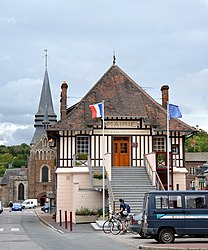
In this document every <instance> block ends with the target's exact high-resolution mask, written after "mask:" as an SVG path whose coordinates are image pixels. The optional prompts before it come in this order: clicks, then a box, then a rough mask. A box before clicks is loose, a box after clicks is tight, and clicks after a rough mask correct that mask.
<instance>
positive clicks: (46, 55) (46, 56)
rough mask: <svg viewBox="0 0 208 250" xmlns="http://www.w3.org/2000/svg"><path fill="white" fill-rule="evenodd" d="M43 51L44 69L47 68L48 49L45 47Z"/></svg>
mask: <svg viewBox="0 0 208 250" xmlns="http://www.w3.org/2000/svg"><path fill="white" fill-rule="evenodd" d="M44 51H45V68H46V70H47V66H48V65H47V63H48V54H47V53H48V50H47V49H44Z"/></svg>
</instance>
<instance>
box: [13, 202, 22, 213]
mask: <svg viewBox="0 0 208 250" xmlns="http://www.w3.org/2000/svg"><path fill="white" fill-rule="evenodd" d="M12 211H22V206H21V203H18V202H15V203H13V207H12Z"/></svg>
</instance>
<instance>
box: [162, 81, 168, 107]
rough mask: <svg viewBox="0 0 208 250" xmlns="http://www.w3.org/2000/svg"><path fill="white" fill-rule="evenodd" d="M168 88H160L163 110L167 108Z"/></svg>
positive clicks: (166, 86) (164, 86)
mask: <svg viewBox="0 0 208 250" xmlns="http://www.w3.org/2000/svg"><path fill="white" fill-rule="evenodd" d="M168 90H169V86H168V85H163V86H162V87H161V91H162V106H163V108H165V109H166V108H167V102H168V101H169V91H168Z"/></svg>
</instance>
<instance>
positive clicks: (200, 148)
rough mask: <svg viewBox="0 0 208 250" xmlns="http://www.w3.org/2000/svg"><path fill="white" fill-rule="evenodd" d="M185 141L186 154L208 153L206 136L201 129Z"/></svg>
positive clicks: (207, 137) (207, 135) (207, 136)
mask: <svg viewBox="0 0 208 250" xmlns="http://www.w3.org/2000/svg"><path fill="white" fill-rule="evenodd" d="M197 129H198V131H199V132H198V133H197V134H195V135H193V136H192V137H189V138H187V139H186V141H185V150H186V152H208V134H207V132H206V131H204V130H203V129H199V128H197Z"/></svg>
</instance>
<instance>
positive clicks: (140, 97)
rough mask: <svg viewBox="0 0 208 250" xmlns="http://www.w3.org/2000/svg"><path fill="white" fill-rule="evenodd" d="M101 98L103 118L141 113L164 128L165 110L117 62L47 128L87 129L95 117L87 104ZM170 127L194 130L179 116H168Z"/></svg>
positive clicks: (147, 119) (171, 128)
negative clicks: (64, 115) (61, 117)
mask: <svg viewBox="0 0 208 250" xmlns="http://www.w3.org/2000/svg"><path fill="white" fill-rule="evenodd" d="M102 100H104V102H105V119H108V118H116V117H118V118H119V117H123V118H127V117H128V118H140V117H142V118H144V120H145V123H146V124H147V125H155V126H156V129H158V130H166V116H167V113H166V110H165V109H164V108H163V107H162V105H161V104H159V103H158V102H156V101H155V100H154V99H153V98H152V97H151V96H150V95H149V94H147V93H146V92H145V91H144V90H143V89H142V88H141V87H140V86H139V85H138V84H137V83H136V82H134V81H133V80H132V79H131V78H130V77H129V76H128V75H127V74H126V73H125V72H123V71H122V70H121V69H120V68H119V67H118V66H117V65H112V66H111V67H110V68H109V70H108V71H107V72H106V73H105V74H104V75H103V76H102V77H101V79H100V80H98V82H97V83H96V84H95V85H94V86H93V87H92V88H91V89H90V90H89V92H88V93H87V94H86V95H85V96H84V97H83V98H82V99H81V101H80V102H79V103H77V104H76V105H74V106H73V107H71V108H69V109H68V114H67V116H66V117H65V118H64V119H63V120H61V121H59V122H58V123H57V124H56V125H54V126H53V127H52V128H50V130H74V129H80V130H84V129H90V125H92V124H95V123H97V122H98V120H97V119H92V118H91V111H90V109H89V105H91V104H95V103H99V102H102ZM99 122H100V121H99ZM170 130H176V131H177V130H178V131H183V132H185V133H190V132H193V131H194V129H193V128H192V127H190V126H189V125H187V124H186V123H184V122H182V121H181V120H179V119H171V120H170Z"/></svg>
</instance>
